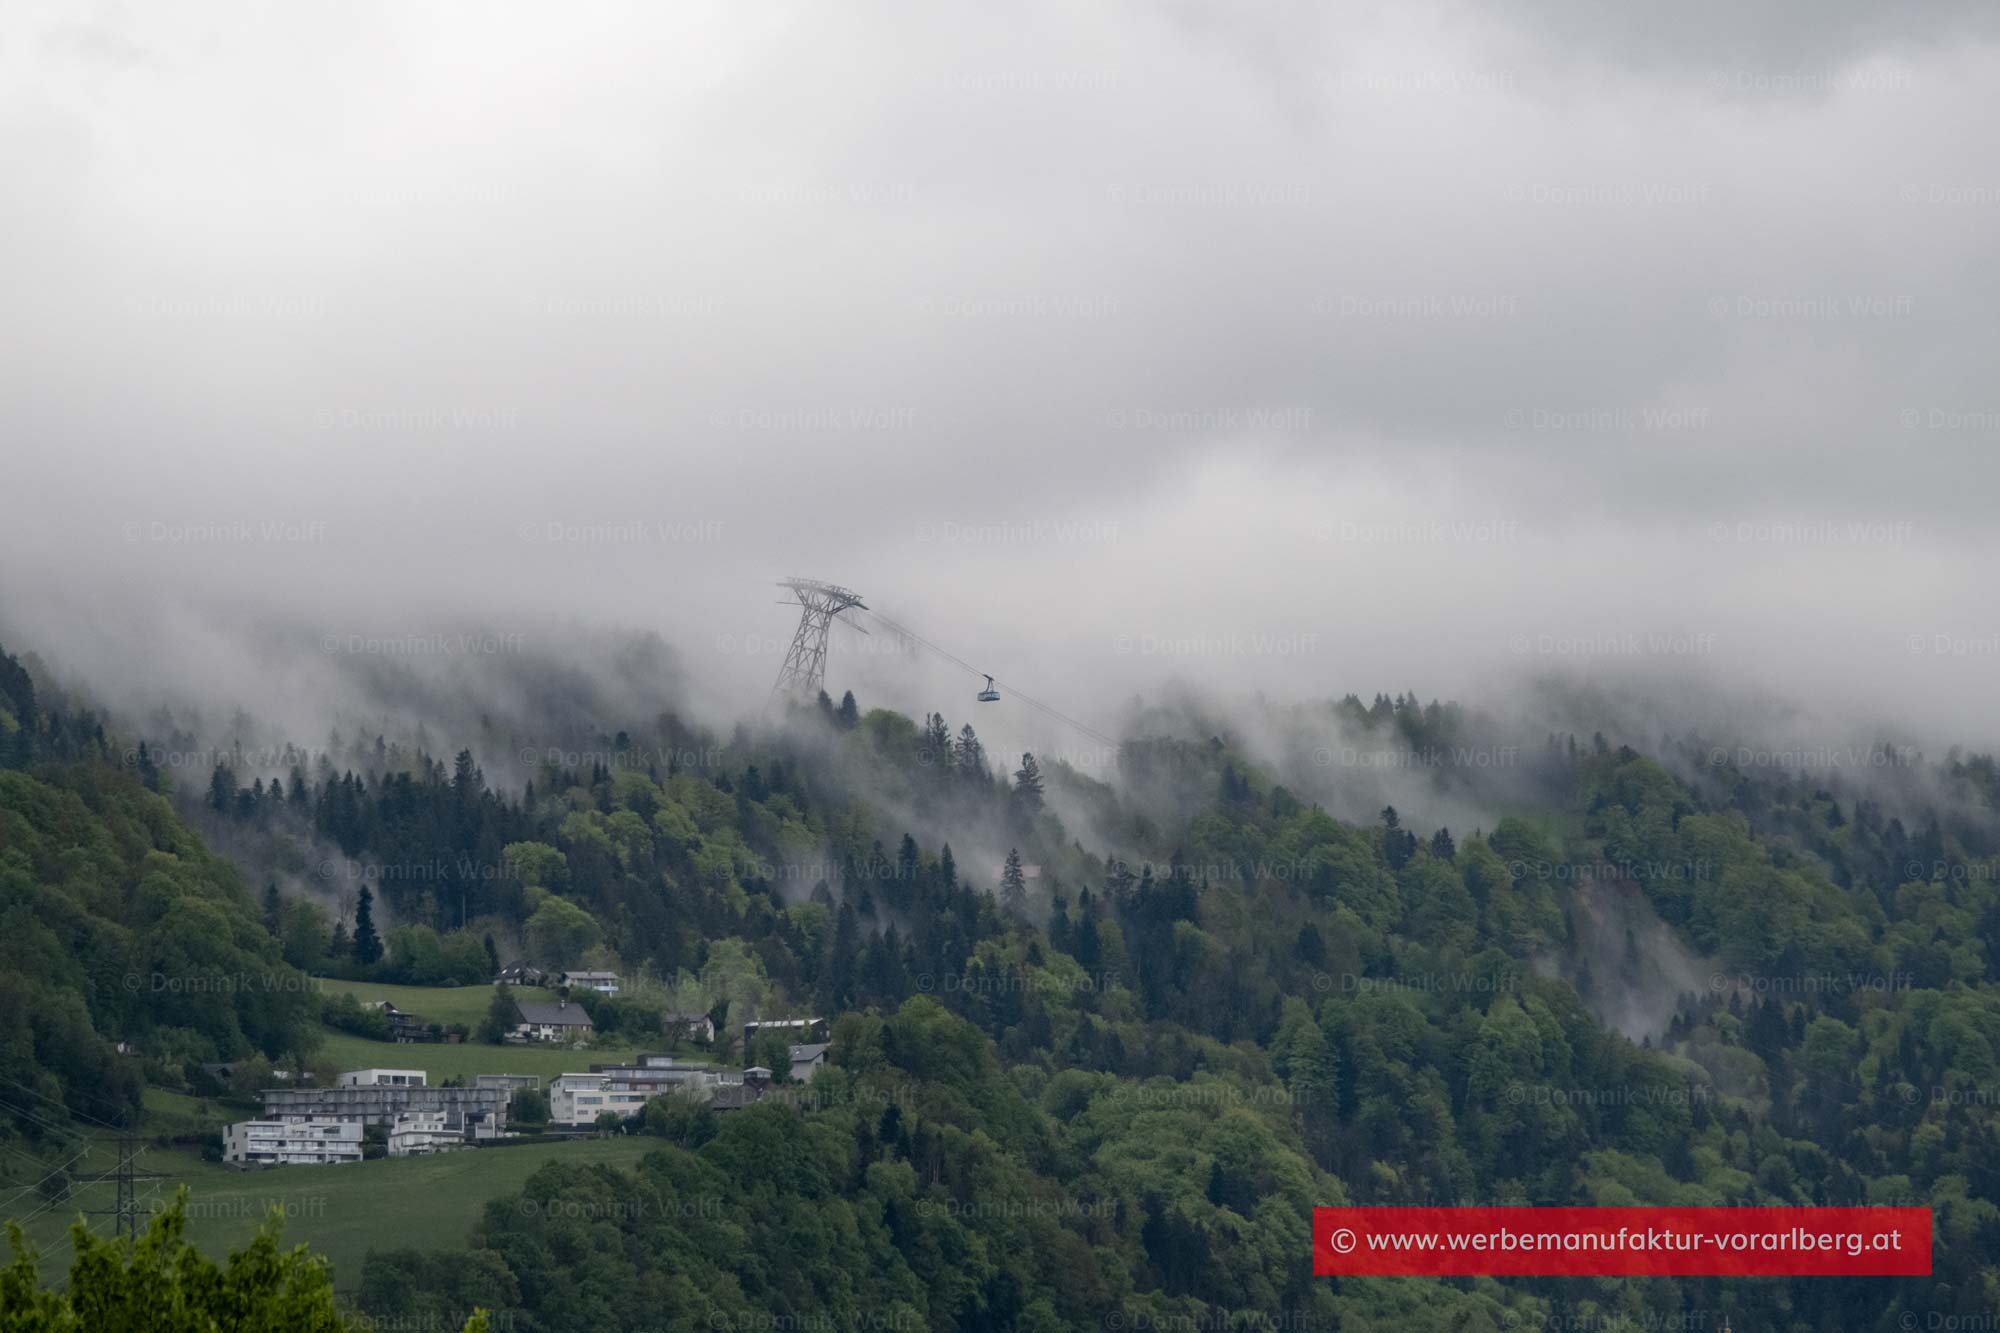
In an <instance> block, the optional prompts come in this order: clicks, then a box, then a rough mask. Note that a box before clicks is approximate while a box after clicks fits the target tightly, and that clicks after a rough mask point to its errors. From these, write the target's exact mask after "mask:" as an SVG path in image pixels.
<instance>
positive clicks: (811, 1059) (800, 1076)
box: [792, 1041, 833, 1083]
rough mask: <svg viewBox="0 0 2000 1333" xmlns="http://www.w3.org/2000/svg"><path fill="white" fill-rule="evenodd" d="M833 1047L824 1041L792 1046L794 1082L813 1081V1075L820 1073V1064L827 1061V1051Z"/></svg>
mask: <svg viewBox="0 0 2000 1333" xmlns="http://www.w3.org/2000/svg"><path fill="white" fill-rule="evenodd" d="M832 1049H833V1047H832V1046H831V1045H830V1044H829V1043H827V1042H823V1041H819V1042H813V1043H812V1044H811V1045H807V1046H794V1047H792V1082H794V1083H810V1082H812V1080H813V1075H815V1074H817V1073H819V1071H820V1066H822V1065H824V1064H825V1063H826V1053H827V1052H828V1051H830V1050H832Z"/></svg>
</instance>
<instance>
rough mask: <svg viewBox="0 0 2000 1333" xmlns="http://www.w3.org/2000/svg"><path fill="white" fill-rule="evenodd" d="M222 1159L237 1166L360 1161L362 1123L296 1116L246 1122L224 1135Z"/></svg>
mask: <svg viewBox="0 0 2000 1333" xmlns="http://www.w3.org/2000/svg"><path fill="white" fill-rule="evenodd" d="M222 1160H223V1161H225V1162H229V1163H233V1164H235V1165H238V1166H332V1165H336V1164H338V1163H341V1162H358V1161H360V1160H361V1122H360V1121H359V1120H353V1119H348V1118H346V1117H343V1116H330V1115H312V1116H304V1115H293V1116H278V1117H274V1118H271V1119H267V1120H243V1121H239V1122H238V1123H236V1124H234V1125H231V1126H229V1127H228V1128H227V1129H225V1130H223V1132H222Z"/></svg>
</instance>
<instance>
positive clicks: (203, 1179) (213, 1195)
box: [0, 1138, 658, 1291]
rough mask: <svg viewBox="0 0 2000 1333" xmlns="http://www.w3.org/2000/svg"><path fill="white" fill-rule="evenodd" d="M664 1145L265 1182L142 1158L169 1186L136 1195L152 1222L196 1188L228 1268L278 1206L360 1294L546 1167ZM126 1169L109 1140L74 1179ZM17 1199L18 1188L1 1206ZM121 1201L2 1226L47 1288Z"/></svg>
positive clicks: (48, 1212)
mask: <svg viewBox="0 0 2000 1333" xmlns="http://www.w3.org/2000/svg"><path fill="white" fill-rule="evenodd" d="M657 1146H658V1144H657V1141H655V1140H651V1139H643V1138H613V1139H585V1140H579V1141H576V1142H572V1143H550V1144H533V1145H529V1146H526V1147H519V1148H478V1149H467V1150H464V1151H460V1152H454V1153H444V1154H440V1155H438V1156H435V1157H397V1158H383V1159H381V1160H378V1161H373V1162H361V1163H357V1164H351V1165H346V1166H286V1167H278V1168H275V1169H272V1170H265V1171H232V1170H230V1169H228V1168H226V1167H224V1166H221V1165H219V1164H217V1163H213V1162H204V1161H202V1160H201V1159H200V1158H199V1157H198V1156H196V1155H194V1154H192V1153H184V1152H179V1151H165V1150H161V1149H157V1148H149V1149H146V1150H145V1151H144V1152H142V1153H141V1154H140V1156H139V1158H138V1161H137V1168H136V1169H137V1171H138V1173H139V1174H141V1175H148V1174H157V1175H158V1176H161V1177H164V1178H163V1179H150V1180H140V1181H139V1182H138V1183H137V1187H136V1189H137V1195H138V1199H139V1201H140V1207H141V1209H142V1211H145V1212H148V1213H150V1212H152V1211H154V1210H157V1209H159V1208H161V1207H164V1206H165V1204H166V1203H167V1202H169V1201H171V1200H172V1198H173V1196H174V1191H175V1189H176V1188H177V1187H178V1186H180V1185H182V1184H185V1185H186V1186H187V1187H188V1190H189V1202H188V1214H189V1221H188V1235H189V1238H190V1239H192V1240H193V1241H194V1243H195V1244H196V1245H198V1246H200V1247H201V1248H202V1249H203V1250H205V1251H207V1252H208V1253H209V1254H210V1255H211V1256H213V1257H215V1258H218V1259H219V1258H221V1257H222V1256H224V1255H225V1254H227V1253H228V1251H229V1250H231V1249H233V1248H236V1247H238V1246H241V1245H242V1244H244V1243H245V1242H246V1241H248V1240H249V1239H250V1237H251V1235H252V1233H254V1232H255V1231H256V1229H257V1224H258V1223H259V1222H260V1221H262V1220H263V1219H264V1217H265V1216H267V1215H268V1214H269V1213H270V1211H271V1209H272V1208H273V1207H274V1206H275V1207H279V1208H282V1209H283V1210H284V1212H285V1233H284V1241H285V1243H286V1244H287V1245H293V1244H299V1243H304V1244H306V1245H309V1246H311V1247H312V1249H313V1250H314V1251H316V1252H318V1253H321V1254H324V1255H326V1256H327V1257H328V1258H329V1259H331V1260H332V1261H333V1265H334V1282H335V1285H336V1286H338V1287H339V1288H340V1289H341V1290H342V1291H352V1290H353V1289H354V1288H355V1286H356V1285H357V1284H358V1283H359V1281H360V1278H361V1261H362V1259H363V1258H364V1257H365V1256H366V1255H367V1253H368V1251H369V1250H371V1249H377V1250H388V1249H403V1248H416V1249H446V1248H451V1247H453V1246H458V1245H463V1244H464V1243H465V1240H466V1238H467V1237H468V1236H469V1235H470V1234H471V1230H472V1225H473V1223H474V1222H476V1221H478V1219H479V1216H480V1214H481V1212H482V1211H483V1210H484V1208H485V1205H486V1203H487V1201H488V1200H490V1199H495V1198H499V1197H501V1196H503V1195H510V1194H514V1193H516V1192H518V1191H519V1190H520V1188H521V1186H522V1184H523V1183H524V1182H526V1180H527V1179H528V1177H529V1176H530V1175H532V1174H533V1173H534V1171H535V1170H536V1168H538V1167H540V1166H541V1165H542V1164H543V1163H544V1162H549V1161H558V1160H559V1161H565V1162H579V1163H582V1162H605V1163H610V1164H613V1165H618V1166H629V1165H631V1164H632V1163H634V1162H637V1161H638V1160H639V1159H640V1158H641V1157H643V1156H645V1154H646V1152H647V1150H648V1149H649V1148H653V1147H657ZM116 1165H117V1152H116V1149H115V1148H114V1147H113V1146H112V1144H111V1143H110V1141H109V1140H102V1141H99V1142H97V1143H95V1144H94V1145H93V1151H92V1152H91V1155H90V1156H89V1157H88V1158H87V1159H85V1160H84V1161H82V1162H80V1163H78V1164H77V1165H76V1166H75V1167H74V1168H73V1169H74V1170H76V1171H78V1172H80V1173H86V1174H87V1173H92V1172H99V1171H109V1170H111V1169H112V1168H113V1167H115V1166H116ZM13 1192H14V1191H13V1190H12V1189H8V1190H6V1191H5V1193H4V1194H0V1198H5V1197H6V1195H8V1194H12V1193H13ZM113 1202H114V1192H113V1187H112V1186H111V1185H110V1184H109V1183H102V1182H100V1183H89V1184H84V1185H81V1186H79V1187H78V1189H77V1190H76V1191H75V1193H74V1194H72V1195H71V1197H70V1198H69V1199H67V1200H65V1201H64V1202H63V1203H61V1204H58V1205H55V1206H54V1207H49V1208H44V1207H43V1202H42V1201H41V1200H39V1199H37V1198H35V1197H34V1196H33V1194H32V1193H30V1194H29V1195H28V1196H27V1197H25V1198H22V1199H20V1200H16V1201H13V1202H9V1203H7V1204H6V1206H5V1207H4V1208H0V1216H11V1217H14V1218H17V1219H20V1220H21V1221H22V1225H23V1227H24V1228H25V1229H26V1231H27V1233H28V1238H29V1239H30V1241H32V1242H33V1243H34V1245H35V1246H36V1248H38V1249H39V1250H40V1251H41V1253H42V1275H43V1279H44V1280H45V1281H59V1280H61V1278H62V1277H63V1276H64V1275H65V1274H66V1273H67V1272H68V1268H69V1257H70V1253H71V1247H70V1241H69V1226H70V1223H71V1222H73V1221H74V1220H75V1219H76V1216H77V1214H78V1212H79V1211H81V1210H84V1209H91V1208H108V1207H110V1206H111V1205H112V1203H113ZM88 1221H89V1222H90V1223H91V1224H92V1226H93V1229H94V1230H96V1231H97V1232H99V1233H100V1234H109V1233H110V1231H111V1229H112V1219H111V1218H109V1217H105V1216H101V1215H91V1216H89V1217H88Z"/></svg>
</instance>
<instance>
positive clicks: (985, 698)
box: [978, 676, 1000, 704]
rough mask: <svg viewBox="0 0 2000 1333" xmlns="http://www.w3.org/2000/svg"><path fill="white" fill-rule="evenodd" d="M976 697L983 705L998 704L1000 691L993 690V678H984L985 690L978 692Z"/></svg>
mask: <svg viewBox="0 0 2000 1333" xmlns="http://www.w3.org/2000/svg"><path fill="white" fill-rule="evenodd" d="M978 697H979V702H981V703H983V704H997V703H999V702H1000V691H998V690H996V689H994V688H993V677H991V676H988V677H986V688H985V689H983V690H981V691H980V692H979V696H978Z"/></svg>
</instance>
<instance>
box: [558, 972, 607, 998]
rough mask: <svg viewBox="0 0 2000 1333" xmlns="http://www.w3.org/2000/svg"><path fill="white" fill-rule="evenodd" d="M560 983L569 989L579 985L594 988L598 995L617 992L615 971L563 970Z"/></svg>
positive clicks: (586, 988)
mask: <svg viewBox="0 0 2000 1333" xmlns="http://www.w3.org/2000/svg"><path fill="white" fill-rule="evenodd" d="M562 984H563V985H565V986H568V987H570V988H571V989H576V988H578V987H581V988H583V989H584V990H594V991H596V992H597V993H598V994H599V995H616V994H617V993H618V974H617V973H616V972H565V973H563V974H562Z"/></svg>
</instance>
